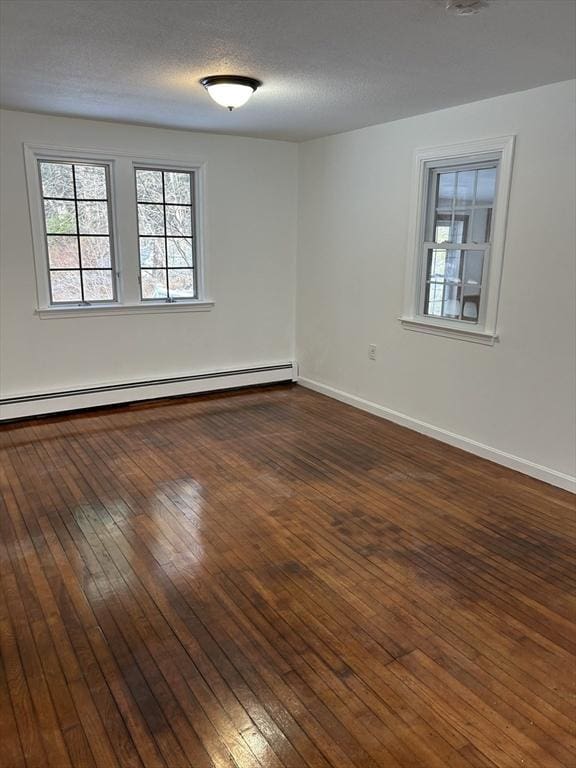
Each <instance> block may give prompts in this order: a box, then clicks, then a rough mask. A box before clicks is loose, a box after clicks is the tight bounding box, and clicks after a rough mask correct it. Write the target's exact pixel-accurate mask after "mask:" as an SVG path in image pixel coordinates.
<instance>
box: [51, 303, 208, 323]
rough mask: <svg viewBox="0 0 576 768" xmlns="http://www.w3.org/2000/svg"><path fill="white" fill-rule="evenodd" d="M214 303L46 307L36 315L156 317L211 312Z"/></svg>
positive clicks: (53, 316) (54, 316)
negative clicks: (171, 313)
mask: <svg viewBox="0 0 576 768" xmlns="http://www.w3.org/2000/svg"><path fill="white" fill-rule="evenodd" d="M213 307H214V302H213V301H208V300H199V299H198V300H195V301H174V302H170V301H162V302H160V301H159V302H152V301H151V302H144V301H143V302H141V303H139V304H92V305H91V306H62V307H44V308H42V309H37V310H36V314H37V315H38V317H40V318H42V319H43V320H53V319H55V318H60V317H102V316H105V315H156V314H159V313H163V312H209V311H210V310H211V309H212V308H213Z"/></svg>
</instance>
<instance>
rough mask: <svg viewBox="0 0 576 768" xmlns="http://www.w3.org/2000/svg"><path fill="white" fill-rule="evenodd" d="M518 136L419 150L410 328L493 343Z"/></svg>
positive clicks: (406, 320)
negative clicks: (515, 146)
mask: <svg viewBox="0 0 576 768" xmlns="http://www.w3.org/2000/svg"><path fill="white" fill-rule="evenodd" d="M513 153H514V136H502V137H496V138H490V139H479V140H477V141H468V142H463V143H461V144H455V145H453V146H442V147H432V148H429V149H419V150H416V152H415V168H414V177H413V179H414V182H413V193H412V194H413V198H412V204H411V207H410V217H409V218H410V251H409V253H408V259H407V261H406V280H405V295H404V312H403V314H402V316H401V317H400V321H401V323H402V324H403V326H404V327H405V328H407V329H408V330H415V331H422V332H425V333H432V334H436V335H440V336H448V337H452V338H460V339H464V340H467V341H474V342H479V343H484V344H494V342H495V341H496V340H497V339H498V338H499V334H498V330H497V315H498V305H499V301H500V286H501V279H502V266H503V259H504V244H505V236H506V217H507V208H508V197H509V194H510V185H511V179H512V162H513Z"/></svg>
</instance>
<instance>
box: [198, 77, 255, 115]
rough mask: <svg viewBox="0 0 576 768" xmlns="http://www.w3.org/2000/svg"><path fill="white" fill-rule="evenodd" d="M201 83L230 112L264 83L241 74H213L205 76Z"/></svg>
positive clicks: (244, 101)
mask: <svg viewBox="0 0 576 768" xmlns="http://www.w3.org/2000/svg"><path fill="white" fill-rule="evenodd" d="M200 83H201V84H202V85H203V86H204V88H206V90H207V91H208V93H209V94H210V96H211V97H212V98H213V99H214V101H215V102H216V104H220V105H221V106H222V107H227V108H228V109H229V110H230V112H232V110H233V109H236V107H241V106H242V105H243V104H246V102H247V101H248V99H249V98H250V96H252V94H253V93H254V91H255V90H256V89H257V88H259V87H260V86H261V85H262V83H261V82H260V80H255V79H254V78H253V77H242V76H241V75H212V76H210V77H203V78H202V80H200Z"/></svg>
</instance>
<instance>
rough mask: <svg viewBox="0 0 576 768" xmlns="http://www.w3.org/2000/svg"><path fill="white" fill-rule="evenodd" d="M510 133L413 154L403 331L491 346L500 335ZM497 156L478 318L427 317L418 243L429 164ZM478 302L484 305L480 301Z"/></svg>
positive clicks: (511, 145) (511, 149)
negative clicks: (472, 320)
mask: <svg viewBox="0 0 576 768" xmlns="http://www.w3.org/2000/svg"><path fill="white" fill-rule="evenodd" d="M514 143H515V136H514V135H510V136H499V137H494V138H490V139H480V140H476V141H466V142H460V143H457V144H452V145H444V146H438V147H428V148H424V149H418V150H416V152H415V153H414V166H413V176H412V195H411V206H410V211H411V214H410V223H409V239H408V248H409V250H408V256H407V260H406V275H405V285H404V307H403V314H402V315H401V317H400V318H399V320H400V323H401V324H402V326H403V327H404V328H406V329H407V330H412V331H420V332H424V333H431V334H434V335H439V336H447V337H449V338H457V339H463V340H466V341H472V342H476V343H481V344H489V345H493V344H494V343H495V342H496V341H497V340H498V339H499V333H498V325H497V320H498V305H499V298H500V296H499V294H500V282H501V277H502V265H503V257H504V246H505V239H506V223H507V217H508V202H509V197H510V186H511V180H512V164H513V156H514ZM494 156H499V172H498V179H497V184H496V195H495V205H494V212H493V217H494V221H493V232H492V244H491V246H490V248H489V249H487V251H486V262H485V267H484V270H485V277H483V291H485V294H484V295H485V301H484V302H481V310H480V314H479V318H478V323H474V324H471V323H469V322H467V321H464V320H456V319H454V320H451V319H448V318H432V317H430V316H428V315H424V314H422V310H421V292H422V285H423V279H422V269H423V258H422V248H423V245H424V233H425V226H426V215H427V203H428V200H427V192H428V180H427V175H428V173H429V169H430V166H433V167H434V168H437V167H441V166H451V165H456V164H463V163H466V162H470V163H480V162H485V161H487V160H491V159H493V158H494ZM482 305H483V306H482Z"/></svg>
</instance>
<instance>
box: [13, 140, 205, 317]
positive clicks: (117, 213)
mask: <svg viewBox="0 0 576 768" xmlns="http://www.w3.org/2000/svg"><path fill="white" fill-rule="evenodd" d="M23 150H24V164H25V172H26V183H27V191H28V203H29V213H30V225H31V231H32V245H33V253H34V270H35V277H36V315H37V316H38V317H40V318H43V319H47V318H53V317H54V318H56V317H58V318H61V317H79V316H80V317H82V316H85V317H88V316H102V315H108V314H114V315H126V314H133V313H137V314H157V313H161V312H186V311H207V310H210V309H212V307H213V306H214V301H212V300H211V299H210V298H208V295H207V292H206V286H207V278H208V275H207V267H206V251H207V242H206V240H207V238H206V226H205V221H206V211H205V189H206V162H205V161H204V160H198V159H196V160H195V159H191V158H182V157H181V156H179V157H176V156H174V155H172V156H171V155H161V156H159V155H153V154H151V155H141V154H134V153H132V152H126V151H122V150H116V149H110V150H106V149H102V148H101V147H99V148H97V149H96V148H80V147H65V146H60V145H37V144H28V143H26V142H24V143H23ZM42 159H45V160H63V161H69V162H76V163H78V162H81V161H85V162H97V163H101V164H106V165H108V167H109V184H110V201H109V211H110V227H111V229H112V237H111V245H112V248H113V252H114V255H115V262H114V269H115V277H116V299H115V301H113V302H108V303H107V302H97V303H93V304H90V305H86V304H80V305H75V304H52V303H51V302H50V283H49V276H48V268H47V264H48V253H47V246H46V238H45V230H44V218H43V210H42V205H43V203H42V189H41V187H40V174H39V173H38V161H39V160H42ZM144 165H145V166H148V167H157V168H158V169H164V170H181V171H188V172H192V174H193V179H194V200H195V209H194V222H195V225H196V269H197V275H195V279H196V281H197V282H196V291H197V293H196V295H197V298H194V299H177V300H175V301H165V300H163V299H162V300H158V301H155V300H152V299H146V300H142V299H141V294H140V285H139V283H138V281H137V277H138V276H139V274H140V260H139V252H138V225H137V202H136V176H135V169H136V168H137V167H142V166H144ZM129 177H130V178H129Z"/></svg>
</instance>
